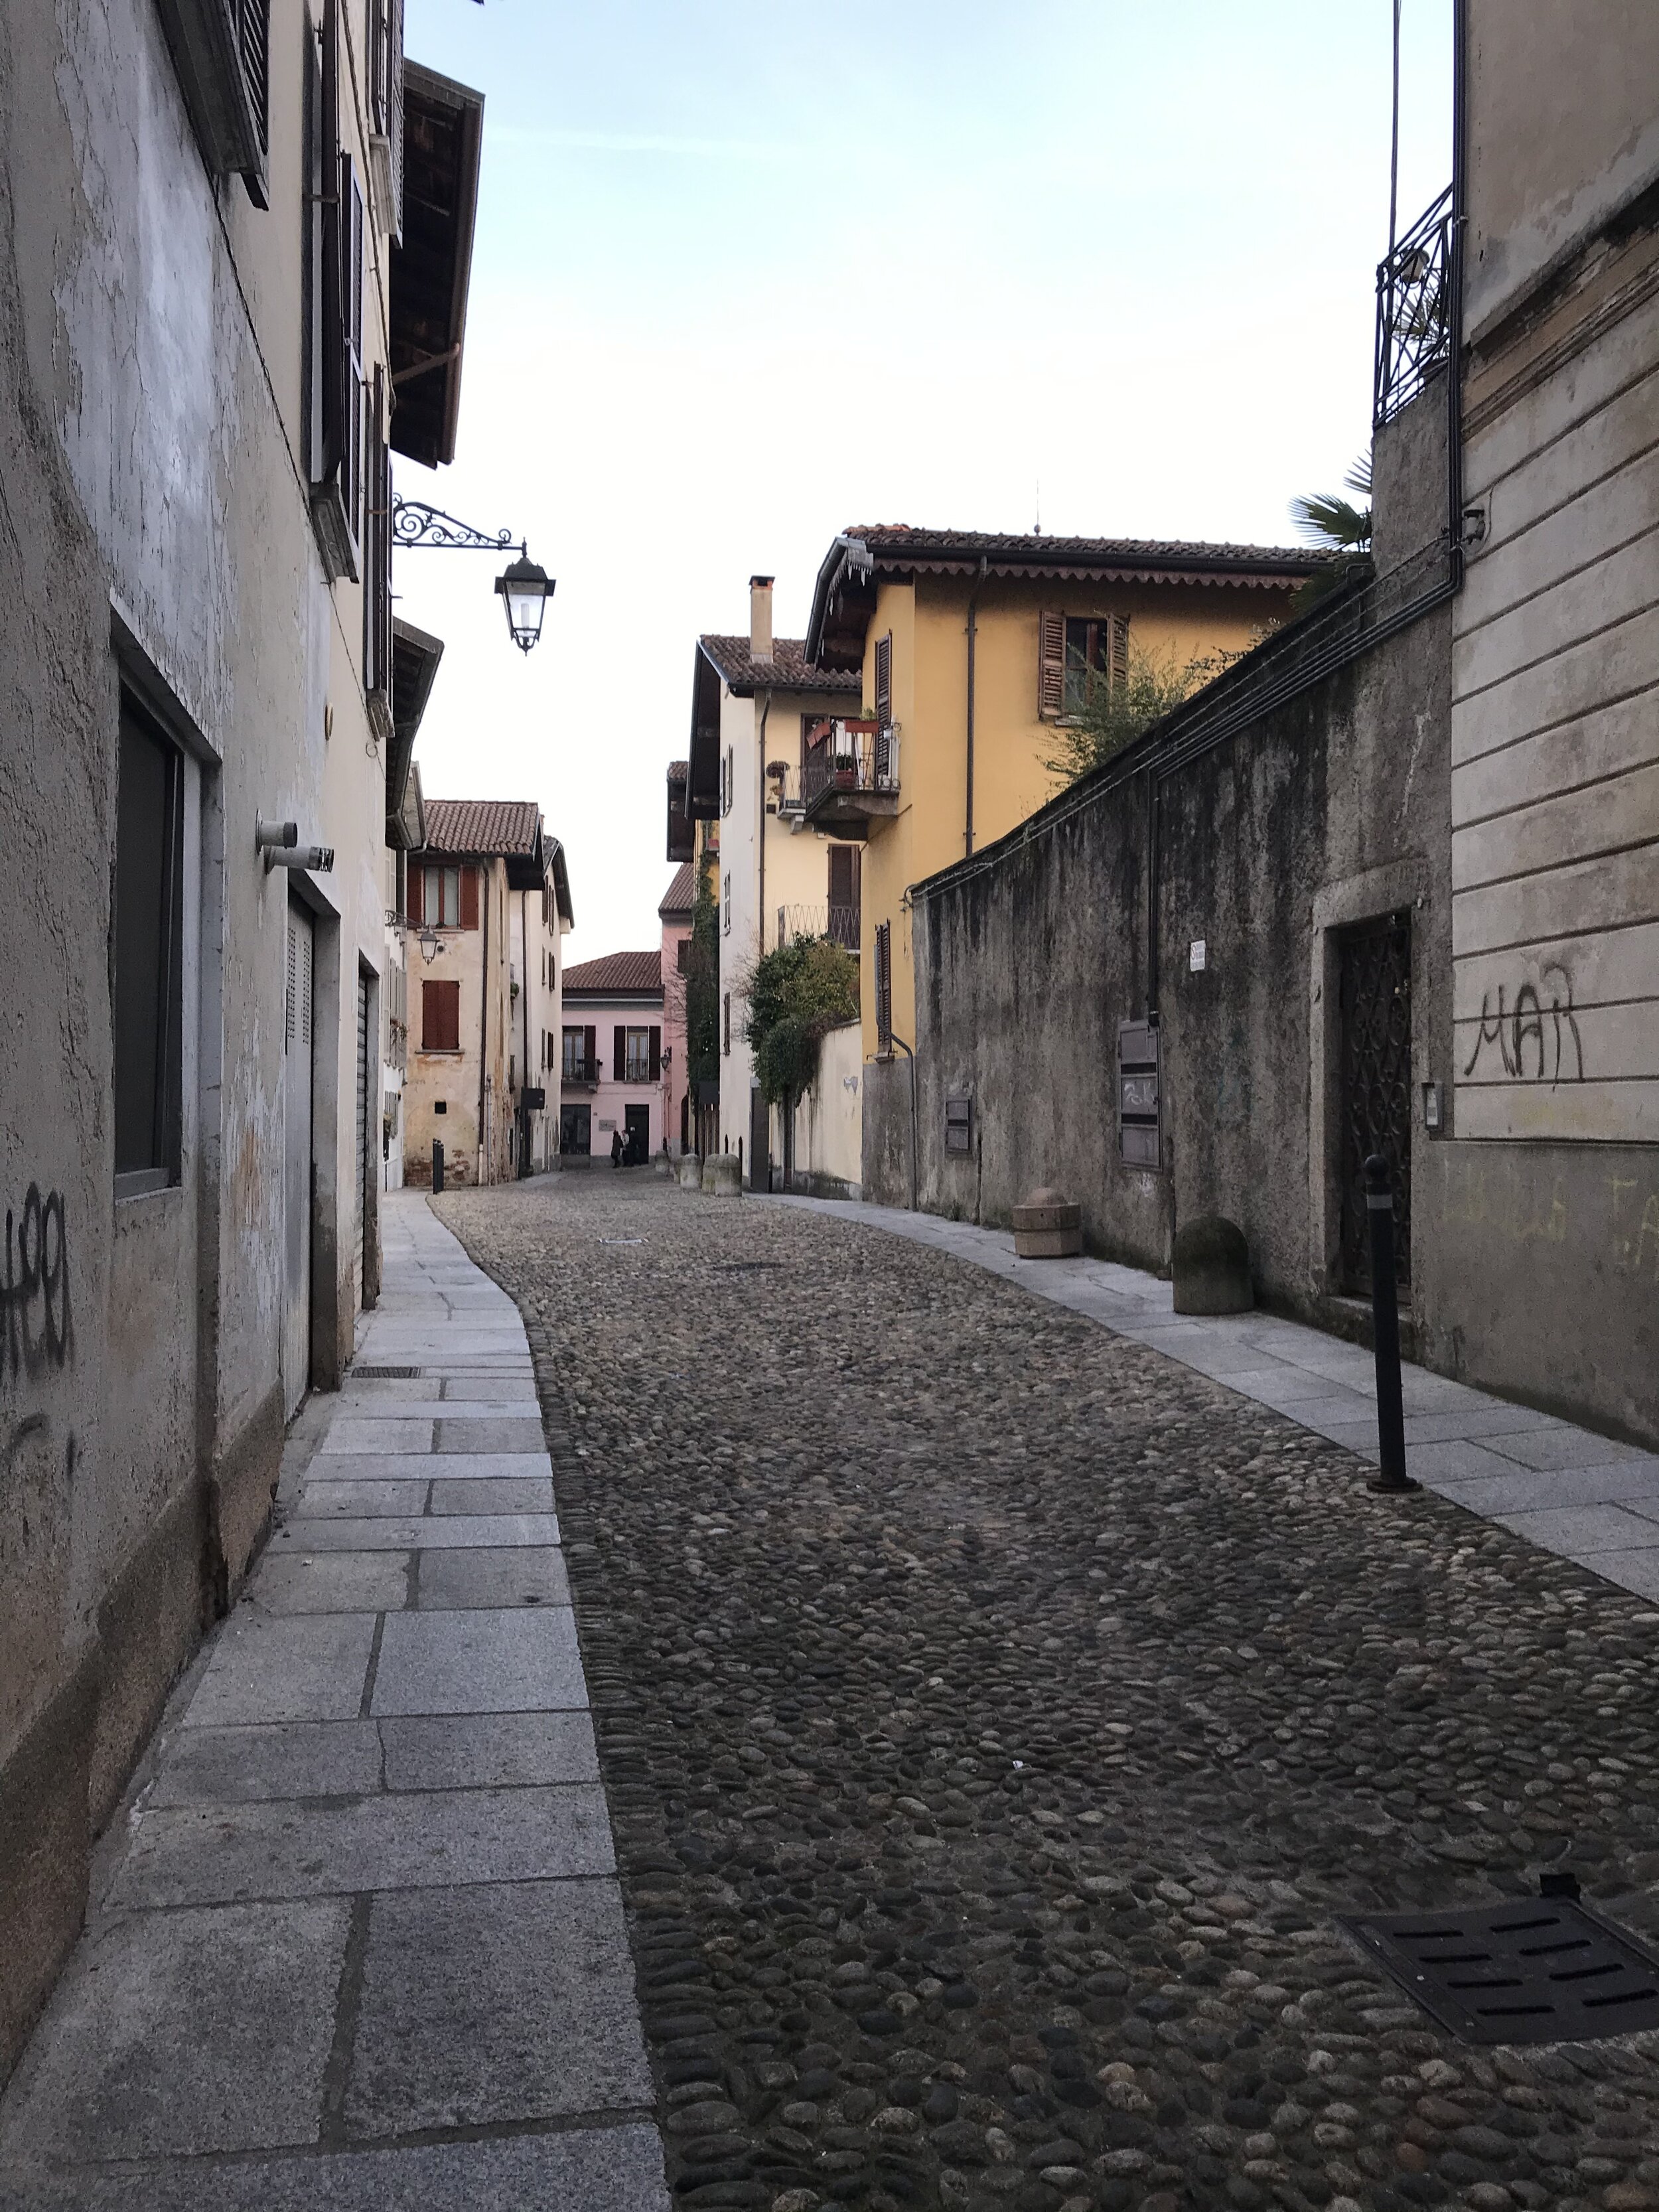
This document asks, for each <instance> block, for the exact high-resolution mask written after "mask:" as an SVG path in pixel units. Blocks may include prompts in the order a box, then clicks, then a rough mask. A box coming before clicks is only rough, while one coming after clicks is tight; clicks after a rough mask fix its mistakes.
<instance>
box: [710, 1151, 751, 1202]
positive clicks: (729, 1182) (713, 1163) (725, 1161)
mask: <svg viewBox="0 0 1659 2212" xmlns="http://www.w3.org/2000/svg"><path fill="white" fill-rule="evenodd" d="M711 1172H712V1173H713V1176H714V1181H713V1182H710V1181H709V1179H708V1178H709V1174H710V1173H711ZM702 1187H703V1188H704V1189H705V1190H712V1191H713V1192H714V1195H715V1197H716V1198H739V1197H741V1196H742V1194H743V1170H742V1169H741V1168H740V1167H739V1166H738V1156H737V1154H736V1153H735V1152H716V1153H715V1154H714V1157H713V1158H712V1159H711V1160H710V1161H709V1162H708V1167H707V1168H706V1169H705V1170H704V1171H703V1184H702Z"/></svg>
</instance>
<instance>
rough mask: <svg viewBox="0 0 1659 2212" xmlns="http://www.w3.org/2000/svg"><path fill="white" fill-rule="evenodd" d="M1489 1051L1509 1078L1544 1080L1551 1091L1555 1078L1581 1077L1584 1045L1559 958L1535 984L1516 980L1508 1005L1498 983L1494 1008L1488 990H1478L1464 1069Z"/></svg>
mask: <svg viewBox="0 0 1659 2212" xmlns="http://www.w3.org/2000/svg"><path fill="white" fill-rule="evenodd" d="M1491 1050H1495V1051H1496V1052H1497V1054H1498V1059H1499V1060H1501V1061H1502V1063H1503V1068H1504V1074H1505V1075H1506V1076H1507V1077H1509V1079H1510V1081H1511V1082H1516V1083H1545V1082H1547V1083H1548V1085H1549V1086H1550V1088H1551V1090H1553V1089H1554V1088H1555V1086H1556V1085H1557V1084H1559V1083H1582V1082H1583V1079H1584V1048H1583V1039H1582V1038H1581V1037H1580V1036H1579V1034H1578V1022H1577V1017H1576V1016H1575V1014H1574V1012H1573V1010H1572V977H1571V975H1569V974H1568V972H1567V970H1566V969H1565V968H1564V967H1562V966H1561V964H1560V963H1559V961H1554V960H1552V961H1551V962H1550V963H1548V965H1547V967H1546V968H1544V969H1543V970H1542V971H1541V975H1540V976H1539V981H1538V983H1536V984H1534V983H1531V982H1525V983H1522V984H1520V985H1518V986H1517V987H1516V994H1515V1000H1514V1003H1513V1005H1510V1003H1509V1002H1508V998H1507V992H1506V987H1505V986H1504V984H1502V983H1500V984H1499V985H1498V1004H1497V1006H1496V1008H1494V1007H1493V1006H1492V994H1491V992H1490V991H1483V992H1482V993H1481V994H1480V1034H1479V1035H1478V1036H1476V1038H1475V1040H1474V1051H1473V1052H1472V1053H1471V1054H1469V1058H1468V1066H1466V1067H1465V1068H1464V1070H1463V1073H1464V1074H1465V1075H1466V1076H1468V1075H1473V1074H1474V1072H1475V1069H1476V1068H1477V1067H1478V1066H1480V1060H1481V1056H1482V1054H1486V1053H1488V1052H1489V1051H1491Z"/></svg>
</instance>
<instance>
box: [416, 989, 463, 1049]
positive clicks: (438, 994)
mask: <svg viewBox="0 0 1659 2212" xmlns="http://www.w3.org/2000/svg"><path fill="white" fill-rule="evenodd" d="M460 1042H461V987H460V985H459V983H422V986H421V1043H422V1048H424V1049H425V1050H426V1051H428V1052H457V1051H459V1048H460Z"/></svg>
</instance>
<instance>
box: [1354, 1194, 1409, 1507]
mask: <svg viewBox="0 0 1659 2212" xmlns="http://www.w3.org/2000/svg"><path fill="white" fill-rule="evenodd" d="M1365 1209H1366V1212H1368V1213H1369V1215H1370V1232H1371V1341H1372V1344H1373V1346H1375V1348H1376V1441H1377V1443H1378V1445H1379V1447H1380V1449H1381V1455H1382V1464H1381V1466H1380V1467H1379V1468H1378V1470H1377V1472H1376V1474H1374V1475H1373V1476H1372V1477H1371V1479H1370V1481H1369V1482H1368V1483H1367V1485H1366V1488H1367V1489H1368V1490H1388V1491H1401V1490H1418V1489H1420V1488H1421V1485H1420V1484H1419V1483H1416V1482H1413V1480H1412V1479H1411V1477H1410V1476H1409V1475H1408V1474H1407V1472H1406V1411H1405V1407H1404V1405H1403V1403H1402V1402H1401V1395H1400V1292H1399V1288H1398V1285H1396V1284H1395V1275H1394V1189H1393V1186H1392V1184H1391V1183H1390V1182H1389V1164H1388V1162H1387V1161H1386V1160H1385V1159H1384V1158H1383V1155H1382V1153H1381V1152H1373V1153H1372V1154H1371V1156H1370V1158H1369V1159H1368V1160H1367V1161H1366V1163H1365Z"/></svg>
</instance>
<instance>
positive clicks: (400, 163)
mask: <svg viewBox="0 0 1659 2212" xmlns="http://www.w3.org/2000/svg"><path fill="white" fill-rule="evenodd" d="M387 45H388V46H389V47H390V49H391V52H390V54H389V56H388V58H387V73H388V83H387V93H388V95H389V96H388V98H387V101H386V108H387V115H386V126H387V127H386V137H388V138H389V139H390V140H391V142H392V236H393V237H394V238H395V239H396V240H397V241H398V245H399V246H401V245H402V244H403V242H404V0H391V9H390V22H389V26H388V29H387Z"/></svg>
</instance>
